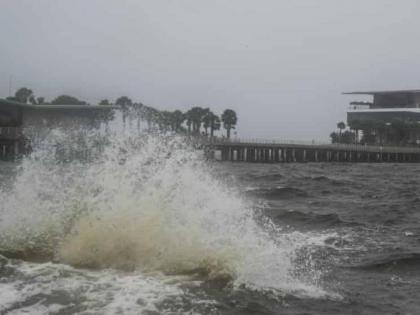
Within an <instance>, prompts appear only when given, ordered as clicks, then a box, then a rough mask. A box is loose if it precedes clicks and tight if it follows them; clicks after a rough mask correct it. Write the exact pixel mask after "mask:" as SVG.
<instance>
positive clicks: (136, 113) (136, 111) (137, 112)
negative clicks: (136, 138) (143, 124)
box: [131, 103, 143, 133]
mask: <svg viewBox="0 0 420 315" xmlns="http://www.w3.org/2000/svg"><path fill="white" fill-rule="evenodd" d="M142 108H143V104H142V103H134V104H133V105H132V112H131V115H132V117H133V118H135V119H136V120H137V132H139V133H140V121H141V117H142Z"/></svg>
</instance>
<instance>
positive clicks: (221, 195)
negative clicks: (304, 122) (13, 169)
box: [0, 133, 327, 313]
mask: <svg viewBox="0 0 420 315" xmlns="http://www.w3.org/2000/svg"><path fill="white" fill-rule="evenodd" d="M67 137H68V136H67V135H63V134H60V133H55V134H54V136H53V139H54V141H56V142H57V141H58V142H59V143H60V147H61V148H63V147H65V145H66V144H68V143H70V146H71V145H72V144H71V143H72V141H70V140H68V138H67ZM88 139H89V141H91V143H85V145H86V146H87V147H92V143H95V141H96V140H97V139H95V137H94V136H92V137H91V138H88ZM54 141H53V142H52V143H54ZM53 147H54V146H51V139H50V144H49V145H44V146H43V147H42V149H38V150H36V151H35V152H34V154H32V155H31V156H30V157H28V158H25V159H24V160H23V161H22V164H21V167H20V169H19V171H18V174H17V176H16V180H15V182H14V185H13V188H12V189H11V191H10V190H9V191H7V192H0V200H2V203H1V204H0V213H1V218H2V219H1V221H0V231H1V240H2V241H1V242H0V248H1V250H3V251H9V252H22V253H28V252H29V253H30V254H33V253H37V254H42V255H45V257H48V258H51V259H54V260H55V261H57V262H60V263H63V264H69V265H72V266H75V267H87V268H94V269H100V270H102V271H96V272H99V273H101V276H100V277H99V278H96V279H97V280H95V285H96V284H97V283H98V281H99V282H101V281H102V282H103V286H104V287H107V286H108V287H107V289H106V290H104V291H103V292H102V293H98V292H99V291H92V292H95V293H94V294H95V295H96V298H98V296H100V294H103V296H100V298H98V299H99V300H110V301H108V302H107V303H106V306H104V305H102V306H98V307H103V308H104V309H108V310H109V312H110V313H112V312H114V311H116V310H118V308H120V307H123V306H124V307H127V308H129V307H130V305H134V306H133V307H135V308H137V307H138V303H136V302H135V301H137V300H138V299H139V298H140V297H141V299H142V300H144V301H145V302H144V303H146V304H147V305H148V307H151V306H150V305H152V304H153V305H154V304H155V302H154V301H155V299H158V298H159V297H161V296H167V295H168V294H174V295H177V294H181V293H182V292H181V291H180V289H179V288H177V287H176V286H167V285H165V284H163V283H162V278H153V277H152V276H150V274H153V273H155V272H158V273H163V274H166V275H167V277H169V275H180V274H181V275H182V274H192V273H198V274H200V275H201V276H203V277H204V278H207V279H212V278H220V279H224V280H226V281H231V283H233V285H234V286H236V287H239V286H246V287H250V288H253V289H257V290H265V289H269V290H278V291H280V292H283V293H291V294H299V295H307V296H312V297H319V296H324V295H325V294H326V292H325V291H324V290H323V289H322V288H320V286H319V284H318V280H319V277H320V273H319V272H318V271H316V269H314V268H313V266H312V263H311V259H310V255H308V257H307V258H308V259H307V261H306V263H305V264H306V268H300V270H301V272H300V273H297V272H296V270H297V269H299V268H296V264H297V262H296V261H297V259H296V253H297V251H299V249H300V248H302V247H305V246H310V245H319V244H320V243H322V242H323V240H324V239H325V238H326V237H327V236H316V235H315V236H314V235H311V234H302V233H283V232H282V231H281V230H279V229H278V228H277V227H276V226H275V225H274V224H272V223H271V222H270V221H269V220H267V219H265V220H259V219H257V218H256V217H257V216H256V214H255V212H254V211H253V209H252V205H250V204H247V202H245V201H244V200H243V198H241V197H240V195H239V193H238V192H237V191H235V189H234V188H232V187H227V185H226V184H224V183H223V180H221V179H217V178H215V176H214V175H213V171H212V168H211V167H210V166H209V165H208V164H207V163H206V162H205V161H204V160H203V158H202V155H203V154H202V152H200V151H197V150H193V149H191V147H190V146H188V145H186V144H185V142H184V140H183V139H181V138H179V137H174V136H167V135H165V136H164V135H154V136H151V135H149V136H143V137H130V136H124V137H122V136H112V137H110V139H109V140H108V143H107V145H106V146H105V147H104V148H103V150H100V151H101V152H99V153H98V152H97V154H96V155H92V156H90V157H89V158H88V160H89V161H79V160H74V161H72V162H66V163H62V162H60V161H57V160H56V158H55V154H53V152H52V148H53ZM54 150H55V149H54ZM28 255H29V254H28ZM29 256H30V255H29ZM41 266H43V267H42V268H47V267H48V265H45V264H42V265H41ZM60 266H61V265H60ZM107 268H112V269H114V270H123V271H130V272H132V274H129V275H121V274H119V273H115V271H112V272H111V271H110V270H109V269H107ZM92 272H93V271H92ZM146 275H149V276H146ZM99 279H100V280H99ZM63 281H64V280H63ZM69 281H70V282H69V283H66V284H60V283H58V284H57V285H58V286H60V285H62V286H64V287H65V289H66V290H67V289H69V287H68V286H73V285H74V286H75V287H77V286H79V285H84V284H83V281H81V283H77V281H78V278H72V279H71V280H69ZM46 282H48V281H46ZM8 285H9V286H12V288H11V289H10V290H9V292H10V293H9V294H11V295H13V292H14V291H13V288H14V287H15V284H12V283H9V284H8ZM32 289H33V288H30V290H32ZM40 289H42V290H44V289H45V288H43V287H41V288H40ZM142 290H144V291H142ZM90 292H91V291H90ZM109 292H114V293H115V292H118V294H121V295H118V294H114V293H109ZM159 292H160V293H159ZM113 294H114V295H113ZM110 296H112V298H110ZM139 296H140V297H139ZM0 298H1V299H2V300H4V301H7V300H13V297H12V296H7V294H6V295H5V296H0ZM150 303H151V304H150ZM127 310H128V309H127ZM128 311H129V310H128ZM128 311H127V312H128Z"/></svg>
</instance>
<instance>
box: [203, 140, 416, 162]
mask: <svg viewBox="0 0 420 315" xmlns="http://www.w3.org/2000/svg"><path fill="white" fill-rule="evenodd" d="M205 146H207V147H208V151H209V152H211V156H212V157H216V158H218V159H220V160H222V161H231V162H250V163H293V162H298V163H306V162H349V163H350V162H351V163H358V162H362V163H419V162H420V148H418V147H389V146H366V145H345V144H303V143H291V142H290V141H288V142H284V143H281V142H269V141H259V142H258V141H243V140H240V139H235V140H231V141H228V140H226V139H211V140H207V141H205Z"/></svg>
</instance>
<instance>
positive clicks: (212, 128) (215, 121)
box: [210, 114, 221, 138]
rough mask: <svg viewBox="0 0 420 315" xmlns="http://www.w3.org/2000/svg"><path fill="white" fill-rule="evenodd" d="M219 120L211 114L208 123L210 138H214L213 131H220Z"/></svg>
mask: <svg viewBox="0 0 420 315" xmlns="http://www.w3.org/2000/svg"><path fill="white" fill-rule="evenodd" d="M220 126H221V123H220V118H219V116H217V115H216V114H213V115H212V116H211V123H210V136H211V137H212V138H213V136H214V131H216V130H220Z"/></svg>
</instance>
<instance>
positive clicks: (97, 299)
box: [0, 163, 420, 314]
mask: <svg viewBox="0 0 420 315" xmlns="http://www.w3.org/2000/svg"><path fill="white" fill-rule="evenodd" d="M14 168H15V166H14V165H13V164H11V163H1V164H0V179H1V180H2V184H0V185H1V186H0V187H1V188H0V189H2V190H3V191H7V190H8V189H9V188H8V184H7V183H8V182H10V181H12V180H11V178H12V177H13V176H15V175H12V174H14V172H15V171H14ZM212 172H213V175H212V176H214V177H215V178H217V179H219V180H220V181H222V182H223V183H224V185H227V186H230V187H235V190H236V191H238V192H239V195H240V198H242V199H243V200H245V201H246V202H247V203H250V204H252V205H253V207H254V208H255V209H257V210H256V213H258V214H257V215H256V217H258V218H256V220H261V221H264V218H267V217H268V218H270V219H271V220H272V222H273V223H274V225H275V226H276V227H277V228H278V229H279V230H281V231H282V233H284V234H285V235H288V234H290V235H292V234H293V233H302V235H314V237H317V236H321V239H322V241H320V242H318V243H317V244H316V245H313V246H302V247H300V248H297V249H296V251H298V253H297V254H296V256H295V257H294V260H293V263H294V265H295V267H296V268H295V270H294V272H296V273H299V270H300V269H302V270H303V271H302V273H301V274H302V275H307V276H308V277H310V276H311V273H318V274H319V277H317V281H316V286H317V287H319V288H320V290H322V291H325V292H327V294H325V295H323V294H321V295H319V296H317V295H316V294H294V293H293V290H282V289H277V288H272V289H271V285H267V287H266V288H264V289H261V288H260V287H259V288H255V289H253V288H252V286H246V285H238V286H233V285H232V284H230V283H229V280H225V279H219V278H216V279H207V280H206V279H204V280H203V279H201V278H200V277H196V278H194V279H188V280H183V281H181V284H179V283H178V284H177V286H176V289H173V288H172V287H171V285H172V283H173V282H176V281H178V280H179V279H178V280H176V279H172V280H171V279H169V278H168V279H166V278H165V279H164V280H162V279H161V278H159V279H160V280H159V281H158V280H156V279H155V280H154V278H153V276H152V278H149V277H144V278H143V277H140V278H135V277H132V276H130V272H126V271H125V272H122V273H121V272H117V271H114V270H112V268H111V269H108V268H105V269H101V270H96V269H95V270H91V269H84V268H77V267H76V268H73V267H70V266H68V265H66V264H61V263H60V264H56V263H55V261H54V260H51V261H42V262H36V261H34V259H33V258H32V257H29V258H28V259H26V257H23V258H22V257H14V256H19V255H17V254H16V253H13V252H10V249H9V251H8V252H5V253H4V255H3V256H1V258H0V314H73V313H79V314H105V313H108V314H184V313H185V314H420V182H419V175H420V166H419V165H413V164H335V163H328V164H323V163H319V164H310V163H309V164H247V163H214V165H213V167H212ZM27 180H30V177H28V178H27ZM9 184H10V183H9ZM21 185H23V184H21ZM26 185H29V184H26ZM31 185H34V186H35V185H42V183H40V182H36V183H35V182H34V183H32V184H31ZM89 193H90V192H89V191H86V194H89ZM2 196H4V194H3V195H2ZM197 197H198V198H200V196H197ZM221 198H222V197H221ZM207 201H208V200H205V202H207ZM0 202H1V200H0ZM215 202H216V201H215ZM221 202H223V200H222V201H221ZM7 210H8V211H10V209H3V211H7ZM8 215H10V214H8ZM1 220H2V221H3V222H5V221H6V220H7V218H6V216H5V214H4V213H3V214H2V217H1ZM272 237H273V238H275V237H276V236H272ZM308 252H310V253H309V254H308ZM308 257H310V266H308V263H307V261H306V260H307V259H309V258H308ZM255 268H256V270H255V272H261V273H262V274H264V275H265V276H266V277H268V278H270V277H273V279H276V276H277V275H276V273H277V272H278V271H276V270H271V269H270V268H271V267H270V265H264V264H262V265H261V264H259V265H255ZM305 268H306V270H305ZM279 279H280V278H279ZM154 281H155V282H156V283H155V282H154ZM264 281H266V280H264ZM279 281H280V280H279ZM309 282H311V281H309ZM264 283H267V281H266V282H264ZM145 288H148V289H147V290H145ZM171 290H174V292H172V291H171ZM162 292H166V293H165V295H164V296H163V297H162V296H160V294H161V293H162ZM111 299H112V303H111V302H110V303H108V302H107V300H111ZM111 304H112V305H111ZM102 307H103V308H102Z"/></svg>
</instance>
